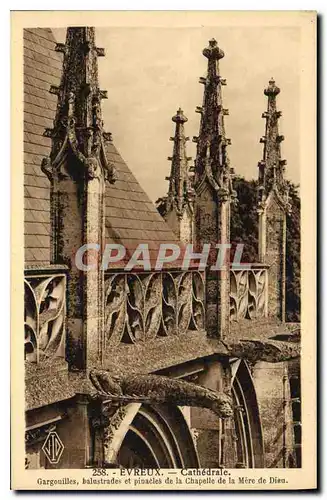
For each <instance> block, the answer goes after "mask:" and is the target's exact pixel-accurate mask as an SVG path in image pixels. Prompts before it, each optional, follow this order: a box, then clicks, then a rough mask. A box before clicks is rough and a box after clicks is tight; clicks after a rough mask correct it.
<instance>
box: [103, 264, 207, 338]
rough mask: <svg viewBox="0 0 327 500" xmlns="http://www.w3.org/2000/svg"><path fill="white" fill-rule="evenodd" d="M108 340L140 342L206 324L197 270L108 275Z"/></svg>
mask: <svg viewBox="0 0 327 500" xmlns="http://www.w3.org/2000/svg"><path fill="white" fill-rule="evenodd" d="M105 286H106V295H105V337H106V343H107V344H110V345H117V344H119V343H120V342H126V343H137V342H145V341H148V340H150V339H154V338H156V337H158V336H170V335H178V334H181V333H185V332H187V331H188V330H201V329H203V328H204V317H205V309H204V295H205V292H204V276H203V273H200V272H198V271H187V272H158V273H138V274H134V273H117V274H107V275H106V278H105Z"/></svg>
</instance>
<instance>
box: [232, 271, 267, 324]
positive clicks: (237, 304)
mask: <svg viewBox="0 0 327 500" xmlns="http://www.w3.org/2000/svg"><path fill="white" fill-rule="evenodd" d="M252 266H253V265H252ZM252 266H251V267H250V268H249V269H235V270H234V269H233V270H231V271H230V321H239V320H242V319H256V318H263V317H266V316H267V307H268V269H267V268H266V267H263V266H261V267H259V266H257V267H254V266H253V267H252Z"/></svg>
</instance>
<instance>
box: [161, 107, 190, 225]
mask: <svg viewBox="0 0 327 500" xmlns="http://www.w3.org/2000/svg"><path fill="white" fill-rule="evenodd" d="M172 121H173V122H174V123H175V124H176V126H175V135H174V137H171V138H170V139H171V140H173V142H174V147H173V156H169V157H168V160H169V161H171V171H170V176H169V177H168V178H167V179H168V180H169V190H168V197H167V202H168V206H167V209H168V211H169V210H171V209H172V208H175V209H176V212H177V214H178V215H179V216H181V215H182V213H183V210H184V207H185V205H186V204H187V203H188V202H190V201H191V199H190V194H191V191H192V189H191V179H190V177H189V168H188V161H189V160H190V159H191V158H189V157H188V156H187V153H186V142H187V141H188V139H189V138H188V137H185V132H184V123H186V122H187V117H186V116H185V115H184V112H183V110H182V109H181V108H179V109H178V110H177V113H176V115H174V116H173V117H172Z"/></svg>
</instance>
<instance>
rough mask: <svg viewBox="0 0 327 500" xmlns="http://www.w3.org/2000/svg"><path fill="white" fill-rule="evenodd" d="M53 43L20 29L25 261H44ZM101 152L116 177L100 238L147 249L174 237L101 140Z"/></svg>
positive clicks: (55, 63)
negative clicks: (45, 163) (45, 165)
mask: <svg viewBox="0 0 327 500" xmlns="http://www.w3.org/2000/svg"><path fill="white" fill-rule="evenodd" d="M55 43H56V41H55V38H54V36H53V34H52V32H51V30H50V29H45V28H36V29H25V30H24V164H25V264H26V265H33V264H37V265H41V264H48V263H49V261H50V182H49V180H48V179H47V177H46V176H45V175H44V174H43V172H42V171H41V161H42V158H44V157H45V156H48V155H49V154H50V146H51V142H50V141H51V140H50V139H48V138H46V137H44V136H43V132H44V129H45V128H51V127H52V126H53V120H54V117H55V110H56V104H57V97H56V96H55V95H52V94H50V93H49V88H50V85H56V86H59V84H60V76H61V70H62V54H60V53H58V52H55V50H54V49H55ZM107 144H108V143H107ZM107 154H108V160H109V161H111V162H112V163H113V164H114V165H115V168H116V170H117V174H118V180H117V181H116V183H115V184H114V185H109V184H108V185H107V188H106V194H105V204H106V229H105V230H106V241H107V242H109V243H121V244H124V245H125V247H126V248H127V249H130V252H128V253H129V254H131V253H132V250H133V249H134V248H135V247H136V246H137V244H138V243H140V242H142V243H145V242H147V243H148V244H149V247H150V249H156V248H157V247H158V245H159V243H160V242H168V241H174V242H177V238H176V237H175V235H174V234H173V232H172V231H171V230H170V228H169V227H168V225H167V224H166V222H165V221H164V220H163V218H162V217H161V216H160V215H159V213H158V212H157V210H156V208H155V206H154V204H153V203H152V201H151V200H150V198H149V197H148V196H147V194H146V193H145V192H144V190H143V189H142V188H141V186H140V185H139V183H138V182H137V180H136V178H135V177H134V175H133V174H132V172H131V171H130V169H129V167H128V166H127V165H126V163H125V162H124V160H123V159H122V157H121V155H120V154H119V152H118V151H117V149H116V148H115V146H114V144H113V143H109V144H108V145H107Z"/></svg>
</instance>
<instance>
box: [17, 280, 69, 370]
mask: <svg viewBox="0 0 327 500" xmlns="http://www.w3.org/2000/svg"><path fill="white" fill-rule="evenodd" d="M24 287H25V312H24V315H25V320H24V329H25V340H24V342H25V360H26V361H28V362H32V363H38V362H42V361H44V360H46V359H51V358H54V357H64V356H65V315H66V276H65V275H62V274H59V275H54V276H46V277H45V276H35V277H33V276H31V277H30V276H29V277H27V278H26V279H25V281H24Z"/></svg>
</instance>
